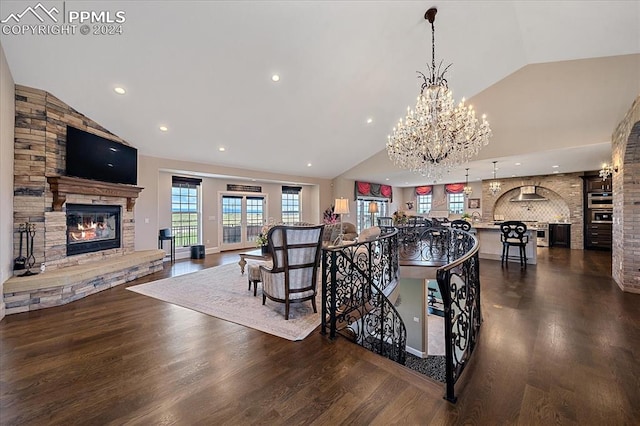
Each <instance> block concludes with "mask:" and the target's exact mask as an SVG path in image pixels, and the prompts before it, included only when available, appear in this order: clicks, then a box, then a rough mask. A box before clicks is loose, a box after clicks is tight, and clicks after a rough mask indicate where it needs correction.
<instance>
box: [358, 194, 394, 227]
mask: <svg viewBox="0 0 640 426" xmlns="http://www.w3.org/2000/svg"><path fill="white" fill-rule="evenodd" d="M371 203H377V204H378V213H373V222H371V214H372V213H369V204H371ZM388 211H389V200H387V199H386V198H385V199H365V198H358V201H357V212H356V222H357V223H356V227H357V228H358V233H359V232H360V231H362V230H363V229H365V228H369V227H371V226H377V225H378V223H377V222H378V218H379V217H384V216H389V214H388Z"/></svg>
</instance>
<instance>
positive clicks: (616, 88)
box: [0, 1, 640, 186]
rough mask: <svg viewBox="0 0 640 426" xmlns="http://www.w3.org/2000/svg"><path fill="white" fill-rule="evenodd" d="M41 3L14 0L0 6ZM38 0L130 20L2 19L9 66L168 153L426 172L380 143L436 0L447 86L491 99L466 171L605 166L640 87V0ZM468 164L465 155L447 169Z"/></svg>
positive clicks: (299, 171)
mask: <svg viewBox="0 0 640 426" xmlns="http://www.w3.org/2000/svg"><path fill="white" fill-rule="evenodd" d="M36 3H37V2H33V1H3V2H2V3H0V18H1V19H2V20H5V19H6V18H7V17H8V16H9V15H10V14H11V13H14V14H16V13H20V12H22V11H24V10H25V8H26V7H28V6H32V7H33V6H35V4H36ZM42 4H43V5H44V6H45V7H53V6H56V8H57V9H58V10H59V11H60V14H59V16H58V17H59V18H62V17H63V16H62V15H63V12H62V11H63V10H64V13H66V14H67V15H65V16H64V18H65V19H66V18H68V13H69V11H70V10H74V8H79V7H82V8H83V10H93V11H109V12H111V13H113V14H115V12H116V11H118V10H120V11H123V12H124V13H125V16H126V21H125V22H124V23H122V26H121V29H122V34H117V35H96V34H92V33H90V34H87V35H82V34H80V32H79V25H78V29H77V32H76V34H73V35H48V36H45V35H28V34H27V35H14V34H5V30H4V29H3V34H2V35H1V36H0V37H1V38H0V40H1V42H2V46H3V48H4V50H5V53H6V56H7V60H8V63H9V66H10V68H11V71H12V74H13V78H14V80H15V81H16V83H18V84H23V85H27V86H32V87H37V88H40V89H44V90H47V91H48V92H50V93H52V94H54V95H55V96H57V97H59V98H60V99H61V100H63V101H64V102H66V103H68V104H69V105H71V106H73V107H74V108H75V109H77V110H78V111H81V112H82V113H83V114H85V115H87V116H89V117H91V118H92V119H94V120H96V121H97V122H99V123H100V124H102V125H103V126H104V127H106V128H107V129H109V130H110V131H112V132H113V133H115V134H117V135H119V136H121V137H122V138H124V139H126V140H127V141H129V142H130V143H131V144H132V145H134V146H136V147H137V148H138V149H139V151H140V153H141V154H144V155H151V156H157V157H165V158H174V159H180V160H189V161H194V162H201V163H210V164H220V165H225V166H233V167H238V168H243V169H251V170H263V171H268V172H278V173H285V174H289V175H294V176H301V177H302V178H304V177H320V178H334V177H337V176H339V175H342V176H344V177H347V178H353V179H362V180H370V181H374V182H380V183H391V184H394V185H399V186H408V185H415V184H419V183H428V182H424V178H422V177H421V176H416V175H413V174H410V173H406V172H403V171H401V170H399V169H397V168H396V167H394V166H393V165H392V164H391V163H390V161H389V160H388V158H387V157H386V152H385V150H384V149H385V143H386V140H387V135H388V134H389V133H390V131H391V129H392V128H393V126H394V125H395V123H396V122H397V120H398V118H400V117H401V116H402V115H403V113H404V112H405V111H406V107H407V105H413V104H414V102H415V98H416V96H417V94H418V91H419V84H418V80H417V79H416V71H419V70H420V71H423V70H424V69H425V64H426V63H427V62H430V58H431V57H430V50H431V45H430V43H431V41H430V34H431V30H430V27H429V26H428V23H427V22H426V21H425V20H424V18H423V15H424V12H425V11H426V9H428V8H429V7H431V6H436V7H437V8H438V15H437V17H436V22H435V26H436V60H437V61H439V60H443V61H444V63H445V64H448V63H453V66H452V67H451V69H450V72H449V73H448V77H449V83H450V87H451V88H452V90H453V92H454V96H455V97H456V99H459V98H461V97H462V96H465V97H466V98H467V99H469V100H470V103H472V104H473V105H474V106H475V107H476V110H477V111H478V112H480V113H486V114H487V116H488V118H489V121H490V122H491V125H492V129H493V135H494V136H493V139H492V141H491V143H490V145H489V146H487V147H485V148H484V149H483V150H482V151H481V153H480V155H479V157H478V159H477V160H475V161H473V162H471V163H470V164H469V165H467V166H464V167H469V168H470V171H469V174H470V178H471V179H476V178H489V177H490V176H491V168H492V164H491V161H492V160H498V161H499V163H498V164H499V167H500V172H499V175H500V176H502V177H507V176H511V175H512V174H515V175H517V176H524V175H533V174H548V173H551V172H552V170H558V171H560V172H573V171H580V170H593V169H596V168H598V167H599V165H600V163H601V162H602V161H607V160H608V159H609V158H610V136H611V133H612V131H613V129H614V127H615V125H616V124H617V122H618V121H619V120H620V119H621V118H622V116H623V115H624V113H625V111H627V109H628V108H629V107H630V105H631V102H632V101H633V100H634V99H635V97H636V96H638V94H639V93H640V29H639V28H640V2H638V1H500V2H496V1H446V2H445V1H441V2H435V3H425V2H422V1H420V2H416V1H342V2H337V1H305V2H289V1H242V2H240V1H238V2H231V1H225V2H213V1H212V2H203V1H145V2H126V1H93V2H66V3H65V4H63V2H62V1H51V2H47V1H43V2H42ZM63 8H64V9H63ZM21 19H22V20H23V21H22V22H20V24H24V23H28V22H29V19H31V20H33V21H34V22H32V23H38V22H37V21H36V18H34V17H33V16H27V15H25V16H23V17H22V18H21ZM7 24H12V22H7V23H6V24H2V25H7ZM96 28H97V29H100V27H96ZM92 30H93V28H92ZM273 74H279V76H280V81H278V82H274V81H272V79H271V77H272V75H273ZM117 86H121V87H124V88H125V89H126V90H127V93H126V94H125V95H118V94H116V93H115V92H114V91H113V89H114V88H115V87H117ZM368 118H371V119H372V122H371V123H367V119H368ZM161 125H164V126H166V127H167V128H168V131H166V132H162V131H160V130H159V126H161ZM220 147H224V148H225V151H224V152H221V151H219V150H218V149H219V148H220ZM515 162H519V163H521V165H520V166H515ZM308 164H311V165H310V166H308ZM552 165H559V167H558V168H556V169H551V166H552ZM463 178H464V168H460V169H459V170H454V171H453V172H452V173H451V174H450V175H448V176H447V177H445V179H444V181H445V182H453V181H460V180H462V179H463ZM387 179H388V180H387Z"/></svg>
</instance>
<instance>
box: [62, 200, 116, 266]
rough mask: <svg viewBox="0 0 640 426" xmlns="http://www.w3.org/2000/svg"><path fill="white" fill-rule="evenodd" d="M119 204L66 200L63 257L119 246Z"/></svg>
mask: <svg viewBox="0 0 640 426" xmlns="http://www.w3.org/2000/svg"><path fill="white" fill-rule="evenodd" d="M120 216H121V207H120V206H113V205H94V204H68V203H67V256H72V255H76V254H82V253H91V252H94V251H101V250H107V249H112V248H119V247H121V244H120V243H121V241H120V240H121V236H120V235H121V229H120V228H121V226H120Z"/></svg>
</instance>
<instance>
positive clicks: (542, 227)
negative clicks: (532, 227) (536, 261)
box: [536, 222, 549, 247]
mask: <svg viewBox="0 0 640 426" xmlns="http://www.w3.org/2000/svg"><path fill="white" fill-rule="evenodd" d="M536 243H537V244H536V245H537V246H538V247H549V224H548V223H545V222H538V225H537V229H536Z"/></svg>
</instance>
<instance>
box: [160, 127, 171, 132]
mask: <svg viewBox="0 0 640 426" xmlns="http://www.w3.org/2000/svg"><path fill="white" fill-rule="evenodd" d="M167 130H169V128H168V127H167V126H160V131H161V132H166V131H167Z"/></svg>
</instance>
